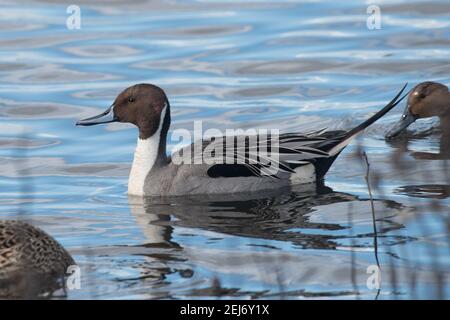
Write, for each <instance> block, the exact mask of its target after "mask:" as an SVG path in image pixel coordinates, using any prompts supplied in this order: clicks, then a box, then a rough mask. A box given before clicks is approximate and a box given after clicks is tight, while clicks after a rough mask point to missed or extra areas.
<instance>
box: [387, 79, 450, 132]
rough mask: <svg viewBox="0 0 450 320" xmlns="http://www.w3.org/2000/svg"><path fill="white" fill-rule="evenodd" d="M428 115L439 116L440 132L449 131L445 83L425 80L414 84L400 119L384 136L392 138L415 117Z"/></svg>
mask: <svg viewBox="0 0 450 320" xmlns="http://www.w3.org/2000/svg"><path fill="white" fill-rule="evenodd" d="M429 117H439V119H440V127H441V129H442V132H443V133H444V134H449V133H450V92H449V91H448V87H447V86H446V85H443V84H441V83H437V82H432V81H426V82H422V83H420V84H418V85H417V86H415V87H414V88H413V89H412V90H411V91H410V93H409V95H408V100H407V104H406V108H405V111H404V112H403V115H402V117H401V118H400V121H398V122H397V123H396V124H395V125H394V127H393V128H392V129H391V130H389V131H388V132H387V134H386V138H388V139H390V138H394V137H395V136H397V135H399V134H400V133H401V132H402V131H404V130H405V129H406V128H407V127H408V126H410V125H411V124H412V123H413V122H415V121H416V120H417V119H421V118H429Z"/></svg>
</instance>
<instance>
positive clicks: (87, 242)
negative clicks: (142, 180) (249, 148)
mask: <svg viewBox="0 0 450 320" xmlns="http://www.w3.org/2000/svg"><path fill="white" fill-rule="evenodd" d="M1 3H2V7H1V10H0V26H1V28H0V30H1V31H0V128H1V130H0V185H1V189H0V190H1V191H0V203H1V206H0V218H1V219H13V218H14V219H16V218H21V219H26V220H30V221H31V222H32V223H33V224H35V225H37V226H40V227H42V228H43V229H44V230H46V231H47V232H48V233H50V234H51V235H52V236H54V237H55V238H56V239H57V240H58V241H60V242H61V243H62V244H63V245H64V246H65V247H66V248H67V249H68V251H69V252H70V253H71V254H72V255H73V257H74V258H75V260H76V261H77V262H78V264H79V265H80V266H81V272H82V283H81V289H80V290H73V291H70V292H69V293H68V298H71V299H86V298H99V299H105V298H108V299H110V298H112V299H118V298H124V299H133V298H216V297H219V296H220V297H222V298H230V297H233V298H275V299H278V298H288V299H298V298H299V299H303V298H343V299H359V298H361V299H375V298H378V299H406V298H447V299H448V298H450V285H449V272H450V268H449V266H450V259H449V257H450V256H449V248H450V247H449V230H448V221H449V220H448V218H449V217H448V212H449V210H448V209H449V205H450V197H449V195H450V193H449V188H450V183H449V179H448V177H446V176H445V174H444V173H445V170H446V168H448V165H447V164H446V162H445V160H440V159H439V157H438V156H436V154H438V153H439V137H440V136H439V134H438V133H436V132H434V131H433V130H431V133H428V134H422V135H420V133H422V132H429V131H430V130H428V129H429V128H434V127H435V126H436V121H435V120H433V119H432V120H430V121H421V122H420V123H417V124H416V125H414V126H413V127H412V131H413V134H412V137H410V138H409V139H406V140H402V141H400V142H394V143H386V142H385V141H384V139H383V134H384V133H385V132H386V130H387V129H388V128H389V127H390V126H391V125H392V124H393V123H394V122H395V121H396V120H397V119H398V118H399V115H400V113H401V112H402V109H403V106H404V104H402V105H401V106H399V107H397V108H396V109H395V110H394V111H392V112H390V113H389V114H388V115H387V116H386V117H384V118H383V120H382V121H380V122H378V123H376V124H375V125H373V126H372V127H371V128H370V129H369V130H367V131H366V133H365V134H364V135H363V136H362V137H361V138H360V139H359V140H358V141H356V142H355V143H353V144H352V145H350V146H349V147H348V148H347V149H346V151H345V152H344V153H343V154H342V155H341V156H340V158H339V159H338V161H337V162H336V163H335V165H334V166H333V168H332V169H331V171H330V172H329V173H328V175H327V178H326V186H325V187H322V188H319V189H318V190H315V189H314V188H312V187H298V188H295V189H294V190H292V191H286V190H280V191H279V192H275V193H273V194H260V195H250V196H249V195H242V196H241V197H226V198H224V199H211V198H200V199H170V200H164V201H163V200H158V201H156V200H145V201H144V200H142V199H133V198H130V199H128V197H127V195H126V185H127V176H128V171H129V168H130V163H131V160H132V154H133V151H134V146H135V139H136V130H135V129H134V128H132V127H130V126H127V125H123V124H111V125H107V126H96V127H90V128H80V127H75V126H74V123H75V121H76V120H77V119H80V118H83V117H88V116H91V115H95V114H97V113H99V111H102V110H104V109H106V108H107V107H108V106H109V105H110V104H111V102H112V100H113V99H114V97H115V96H116V95H117V94H118V93H119V92H120V91H121V90H122V89H124V88H125V87H127V86H129V85H132V84H135V83H141V82H149V83H155V84H157V85H159V86H161V87H163V88H164V89H165V90H166V92H167V93H168V96H169V99H170V101H171V105H172V119H173V122H172V128H173V129H174V128H187V129H192V125H193V120H203V127H204V129H207V128H218V129H221V130H224V129H225V128H244V129H245V128H279V129H281V130H282V131H283V132H292V131H295V130H303V129H312V128H321V127H324V126H328V127H330V128H333V129H335V128H350V127H351V126H352V125H355V124H357V123H358V122H360V121H361V120H362V119H364V118H366V117H367V116H368V115H369V114H372V113H373V112H375V111H376V110H378V109H379V108H380V107H381V106H383V105H384V104H385V103H386V102H387V101H389V100H390V99H391V98H392V97H393V96H394V94H395V93H396V92H397V91H398V90H399V89H400V88H401V86H402V85H403V84H404V83H405V82H406V81H408V82H409V83H410V84H416V83H419V82H421V81H424V80H434V81H439V82H443V83H447V84H449V83H450V78H449V77H448V74H449V70H450V60H449V59H448V57H449V53H450V50H449V49H448V44H449V42H450V29H449V25H450V22H449V21H450V19H449V18H450V4H449V3H448V2H434V3H430V2H417V3H411V2H410V1H395V2H392V1H391V2H390V3H389V4H388V3H387V2H386V3H385V2H383V1H378V2H377V3H378V4H379V5H380V6H381V12H382V28H381V29H380V30H369V29H368V28H367V27H366V18H367V14H366V9H367V4H366V3H365V2H363V1H359V2H356V1H353V2H352V3H351V4H350V2H336V1H316V2H294V1H286V2H283V1H278V2H276V3H272V2H264V1H261V2H256V1H248V2H245V1H242V2H237V1H229V2H226V1H221V2H219V1H184V2H173V1H170V2H163V1H151V2H148V3H147V2H145V1H139V2H136V3H135V4H129V3H128V1H120V0H119V1H114V2H110V3H105V4H101V5H91V4H89V2H88V1H77V4H78V5H80V7H81V29H80V30H68V29H67V28H66V19H67V17H68V14H66V7H67V5H68V4H71V3H67V5H62V4H52V3H48V2H46V1H33V2H30V3H27V4H21V5H18V4H16V3H15V2H13V1H8V0H6V1H1ZM427 130H428V131H427ZM414 134H417V136H415V135H414ZM358 144H359V145H362V146H363V148H364V150H365V151H366V152H367V154H368V157H369V161H370V163H371V177H372V178H373V179H376V180H378V178H380V180H379V184H378V188H375V189H374V190H373V192H374V198H375V200H374V204H375V212H376V216H377V229H378V234H377V237H375V235H374V231H373V224H372V213H371V207H370V201H369V197H368V191H367V185H366V182H365V180H364V175H365V166H364V162H363V161H362V160H361V159H360V158H358V157H356V156H355V151H357V149H358V148H357V145H358ZM174 145H175V142H173V141H170V146H171V147H173V146H174ZM405 147H407V152H406V153H404V154H403V155H402V156H401V159H403V161H405V162H406V164H407V165H408V167H407V168H406V169H403V171H402V170H401V169H399V168H398V165H396V163H397V162H398V161H393V159H397V158H396V155H397V154H398V152H397V150H399V149H401V148H405ZM430 154H431V155H430ZM433 154H434V155H433ZM402 163H403V162H402ZM375 240H376V241H378V247H377V250H378V258H379V261H380V264H381V270H382V285H381V289H380V290H376V289H373V288H369V287H368V286H367V284H366V282H367V279H368V277H369V276H370V274H368V273H367V271H368V268H369V271H370V268H371V267H370V266H373V265H376V255H375V250H374V244H375Z"/></svg>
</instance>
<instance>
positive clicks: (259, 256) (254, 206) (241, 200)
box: [129, 185, 411, 295]
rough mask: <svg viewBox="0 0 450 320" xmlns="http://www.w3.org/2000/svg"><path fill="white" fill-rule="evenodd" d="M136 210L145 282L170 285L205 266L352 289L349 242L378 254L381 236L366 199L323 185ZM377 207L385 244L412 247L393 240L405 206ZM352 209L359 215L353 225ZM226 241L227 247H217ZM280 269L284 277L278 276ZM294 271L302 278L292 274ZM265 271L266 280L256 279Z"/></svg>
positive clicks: (149, 202) (133, 201) (140, 204)
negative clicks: (172, 278)
mask: <svg viewBox="0 0 450 320" xmlns="http://www.w3.org/2000/svg"><path fill="white" fill-rule="evenodd" d="M129 205H130V209H131V212H132V214H133V215H134V217H135V219H136V221H137V223H138V225H139V226H140V227H141V228H142V232H143V234H144V235H145V237H146V239H145V240H144V241H145V244H143V245H141V248H142V249H143V251H142V255H144V256H146V258H147V264H146V267H145V268H142V272H141V274H142V278H145V279H148V278H151V279H153V280H155V279H157V280H158V279H159V280H160V281H167V278H168V275H169V274H171V273H173V272H178V273H179V274H180V276H182V277H184V278H189V277H192V276H193V275H194V273H195V270H196V268H198V266H201V267H203V268H206V269H209V270H214V272H217V274H221V275H224V274H233V272H235V271H236V268H238V269H239V270H241V271H242V272H243V273H244V274H245V273H246V272H248V273H249V274H251V277H260V278H261V279H262V280H264V281H266V280H267V279H266V277H269V278H270V277H273V276H274V275H275V274H276V273H277V272H281V273H282V274H281V275H280V274H278V276H281V277H282V278H283V279H285V280H286V281H288V279H290V280H289V281H293V282H294V283H297V284H300V283H301V282H299V281H300V280H299V279H300V278H302V279H305V281H312V279H314V276H312V275H311V272H314V273H315V272H318V270H322V271H324V273H329V275H330V277H332V276H335V275H336V274H338V273H339V277H338V278H336V279H334V278H333V279H334V280H336V281H339V282H345V281H351V280H350V279H348V278H347V276H348V275H349V274H350V273H349V272H348V270H350V268H353V267H354V266H353V265H352V264H351V261H350V259H349V256H350V255H348V253H345V252H346V251H347V250H352V249H351V248H348V249H345V248H344V245H343V244H342V243H348V240H349V239H350V242H351V243H352V244H354V245H355V248H361V247H371V246H372V245H373V238H374V237H375V236H376V235H374V234H373V229H372V224H371V209H370V203H369V201H368V200H367V199H359V198H358V197H357V196H355V195H351V194H348V193H341V192H334V191H333V190H332V189H331V188H329V187H326V186H323V185H322V186H318V187H317V186H308V185H303V186H296V187H295V188H294V187H293V188H291V189H290V190H278V191H271V192H268V193H265V194H261V193H258V194H257V195H255V194H254V193H253V194H235V195H226V196H217V195H216V196H210V197H175V198H142V197H133V196H129ZM375 207H376V209H377V213H378V214H379V216H377V218H380V219H381V218H382V219H383V225H384V227H383V228H381V229H380V230H379V232H380V233H381V235H382V236H383V237H384V239H383V243H385V244H388V245H395V244H397V243H401V242H406V241H410V240H411V239H409V238H408V237H404V236H402V235H398V234H395V232H393V231H395V230H399V229H401V228H403V227H404V226H403V225H402V224H401V223H398V222H397V221H395V219H394V218H395V216H396V215H398V214H399V212H401V211H402V210H404V209H406V208H405V207H404V206H403V205H401V204H399V203H397V202H394V201H390V200H375ZM346 209H348V210H352V219H351V220H350V221H349V216H348V212H347V210H346ZM391 218H392V219H391ZM352 229H353V230H352ZM385 232H386V233H387V232H389V235H387V234H384V233H385ZM197 236H200V237H202V241H201V243H203V245H201V246H200V245H199V244H198V243H197V242H196V240H195V237H197ZM205 238H206V241H204V239H205ZM221 241H223V244H220V245H218V243H219V242H221ZM205 243H206V244H205ZM345 246H348V245H345ZM350 247H351V246H350ZM286 248H289V249H286ZM343 248H344V249H343ZM303 249H315V250H306V251H304V250H303ZM286 250H287V251H286ZM317 250H322V251H317ZM328 250H342V252H343V253H344V254H342V255H339V254H338V255H336V256H331V257H329V252H328ZM318 252H319V253H318ZM321 252H323V253H321ZM327 252H328V253H327ZM324 259H326V260H327V261H328V260H330V265H324ZM280 260H281V261H280ZM331 260H333V262H331ZM335 260H338V261H335ZM280 262H282V264H283V265H280ZM326 264H327V263H326ZM189 266H191V267H189ZM300 266H302V267H301V268H300ZM275 267H276V269H277V270H275V271H274V270H272V269H274V268H275ZM294 267H295V268H297V270H298V271H297V272H296V273H293V272H292V269H291V268H294ZM365 267H366V266H365ZM365 267H360V266H356V268H364V269H362V271H361V272H359V274H361V275H362V276H364V277H365V275H366V274H365ZM233 270H234V271H233ZM258 270H259V272H260V273H262V275H260V276H258V275H255V274H256V273H257V272H258ZM327 270H328V271H329V272H328V271H327ZM341 273H342V274H341ZM321 277H322V276H321ZM294 278H295V279H294ZM297 278H298V279H297ZM334 280H332V279H330V281H334ZM302 281H303V280H302ZM364 281H365V280H364ZM364 281H363V282H364ZM153 285H154V283H153V284H152V286H153ZM211 290H212V289H211ZM216 293H217V292H216ZM228 293H229V292H222V294H228ZM202 294H205V293H204V292H203V293H202ZM211 294H212V295H215V294H213V293H211Z"/></svg>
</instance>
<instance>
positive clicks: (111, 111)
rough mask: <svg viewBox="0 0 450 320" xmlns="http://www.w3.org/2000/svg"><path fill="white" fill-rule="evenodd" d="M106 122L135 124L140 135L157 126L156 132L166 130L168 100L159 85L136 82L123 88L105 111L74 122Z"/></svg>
mask: <svg viewBox="0 0 450 320" xmlns="http://www.w3.org/2000/svg"><path fill="white" fill-rule="evenodd" d="M110 122H127V123H132V124H134V125H136V126H137V127H138V128H139V138H141V139H147V138H149V137H151V136H152V135H154V134H155V133H156V132H157V131H158V130H160V132H159V133H160V134H161V133H162V132H167V130H168V127H169V125H170V111H169V101H168V100H167V97H166V94H165V93H164V91H163V90H162V89H161V88H159V87H157V86H155V85H152V84H136V85H134V86H131V87H129V88H127V89H125V90H123V91H122V92H121V93H120V94H119V95H118V96H117V98H116V99H115V100H114V103H113V104H112V105H111V106H110V107H109V108H108V109H107V110H106V111H104V112H103V113H101V114H99V115H97V116H94V117H91V118H87V119H83V120H80V121H78V122H77V125H82V126H92V125H96V124H102V123H110ZM161 129H162V130H161ZM161 131H162V132H161Z"/></svg>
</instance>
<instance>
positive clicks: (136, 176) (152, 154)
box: [128, 104, 167, 196]
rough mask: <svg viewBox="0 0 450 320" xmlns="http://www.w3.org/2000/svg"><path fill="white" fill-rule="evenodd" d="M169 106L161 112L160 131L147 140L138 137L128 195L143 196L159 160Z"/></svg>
mask: <svg viewBox="0 0 450 320" xmlns="http://www.w3.org/2000/svg"><path fill="white" fill-rule="evenodd" d="M166 111H167V104H166V105H165V106H164V109H163V111H162V112H161V118H160V119H159V126H158V130H156V132H155V133H154V134H153V135H152V136H151V137H149V138H147V139H140V138H139V137H138V139H137V144H136V150H135V152H134V159H133V165H132V166H131V171H130V177H129V178H128V194H132V195H137V196H143V195H144V183H145V179H146V178H147V175H148V174H149V172H150V170H151V169H152V168H153V166H154V164H155V162H156V159H157V158H158V151H159V142H160V140H161V130H162V126H163V123H164V118H165V116H166Z"/></svg>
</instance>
